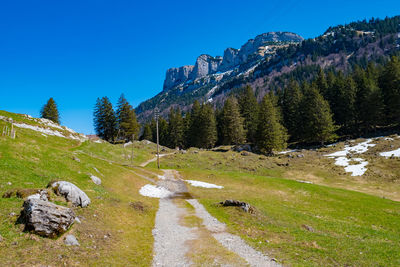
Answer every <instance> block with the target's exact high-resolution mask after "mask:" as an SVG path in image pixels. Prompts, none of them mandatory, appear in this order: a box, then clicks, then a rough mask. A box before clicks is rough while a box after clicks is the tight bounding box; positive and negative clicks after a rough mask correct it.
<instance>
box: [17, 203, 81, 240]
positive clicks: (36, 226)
mask: <svg viewBox="0 0 400 267" xmlns="http://www.w3.org/2000/svg"><path fill="white" fill-rule="evenodd" d="M23 207H24V209H23V210H22V212H21V217H20V219H19V221H20V222H23V223H24V224H25V230H28V231H32V232H34V233H35V234H38V235H41V236H44V237H56V236H59V235H60V234H63V233H65V232H66V231H67V230H68V229H69V227H70V226H71V225H72V224H73V222H74V220H75V213H74V212H73V210H72V209H70V208H67V207H63V206H59V205H56V204H54V203H51V202H48V201H43V200H40V199H28V200H26V201H25V202H24V206H23Z"/></svg>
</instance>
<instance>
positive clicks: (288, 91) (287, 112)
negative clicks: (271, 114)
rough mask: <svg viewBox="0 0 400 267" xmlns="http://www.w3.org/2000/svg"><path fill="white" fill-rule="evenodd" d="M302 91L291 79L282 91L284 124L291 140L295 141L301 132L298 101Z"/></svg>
mask: <svg viewBox="0 0 400 267" xmlns="http://www.w3.org/2000/svg"><path fill="white" fill-rule="evenodd" d="M302 97H303V95H302V93H301V90H300V86H299V84H298V83H297V82H296V81H294V80H292V81H290V83H289V86H288V87H286V88H285V90H284V93H283V103H282V112H283V118H284V125H285V127H286V128H287V130H288V132H289V135H290V138H291V140H292V141H297V140H299V138H300V133H301V126H302V122H301V118H300V103H301V100H302Z"/></svg>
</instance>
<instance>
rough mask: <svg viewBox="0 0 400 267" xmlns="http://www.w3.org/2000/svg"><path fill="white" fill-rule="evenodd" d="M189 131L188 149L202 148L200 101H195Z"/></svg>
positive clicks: (190, 116)
mask: <svg viewBox="0 0 400 267" xmlns="http://www.w3.org/2000/svg"><path fill="white" fill-rule="evenodd" d="M189 118H190V120H189V121H188V131H187V141H188V143H187V147H192V146H194V147H200V145H201V132H200V131H199V129H200V127H201V106H200V103H199V101H197V100H195V101H194V103H193V105H192V110H191V111H190V115H189Z"/></svg>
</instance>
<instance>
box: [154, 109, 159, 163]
mask: <svg viewBox="0 0 400 267" xmlns="http://www.w3.org/2000/svg"><path fill="white" fill-rule="evenodd" d="M154 115H155V116H156V129H157V167H158V169H160V149H159V140H158V139H159V138H158V117H159V116H160V110H159V109H158V108H157V107H156V108H155V109H154Z"/></svg>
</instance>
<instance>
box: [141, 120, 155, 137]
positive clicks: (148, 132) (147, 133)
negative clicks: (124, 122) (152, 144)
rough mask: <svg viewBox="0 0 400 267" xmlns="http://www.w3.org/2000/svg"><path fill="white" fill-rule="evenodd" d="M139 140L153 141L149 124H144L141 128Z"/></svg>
mask: <svg viewBox="0 0 400 267" xmlns="http://www.w3.org/2000/svg"><path fill="white" fill-rule="evenodd" d="M140 140H147V141H153V134H152V131H151V126H150V123H146V124H145V125H144V126H143V133H142V136H141V137H140Z"/></svg>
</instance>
